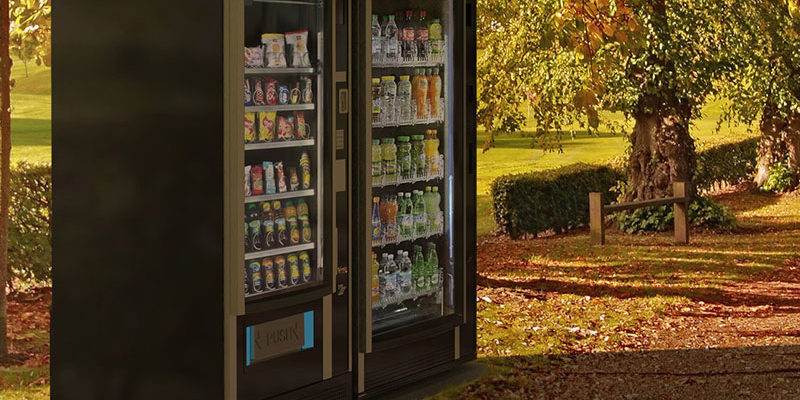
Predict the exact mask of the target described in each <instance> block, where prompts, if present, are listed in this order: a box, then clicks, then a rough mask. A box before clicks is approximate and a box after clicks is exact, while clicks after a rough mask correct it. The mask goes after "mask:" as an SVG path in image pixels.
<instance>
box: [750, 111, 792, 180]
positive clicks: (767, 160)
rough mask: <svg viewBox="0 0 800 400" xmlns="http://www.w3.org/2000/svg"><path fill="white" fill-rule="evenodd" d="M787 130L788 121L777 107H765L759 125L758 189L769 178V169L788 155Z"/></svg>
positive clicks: (756, 178)
mask: <svg viewBox="0 0 800 400" xmlns="http://www.w3.org/2000/svg"><path fill="white" fill-rule="evenodd" d="M785 129H786V120H785V119H783V118H782V117H781V115H780V113H778V108H777V106H775V104H774V103H767V104H766V105H764V111H762V113H761V122H760V123H759V130H760V131H761V137H759V140H758V170H757V172H756V177H755V184H756V186H758V187H761V186H762V185H764V182H766V181H767V179H768V178H769V169H770V168H771V167H772V166H773V165H774V164H776V163H778V162H780V161H782V159H783V157H784V155H785V154H786V148H785V144H784V143H785V142H784V138H783V135H784V130H785Z"/></svg>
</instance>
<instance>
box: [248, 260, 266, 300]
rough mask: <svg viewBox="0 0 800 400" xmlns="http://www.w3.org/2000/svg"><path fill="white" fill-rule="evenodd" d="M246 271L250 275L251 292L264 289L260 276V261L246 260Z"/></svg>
mask: <svg viewBox="0 0 800 400" xmlns="http://www.w3.org/2000/svg"><path fill="white" fill-rule="evenodd" d="M247 273H248V275H250V282H251V283H252V285H253V287H252V289H253V293H257V292H260V291H262V290H264V281H263V278H262V277H261V262H259V261H258V260H250V261H248V262H247Z"/></svg>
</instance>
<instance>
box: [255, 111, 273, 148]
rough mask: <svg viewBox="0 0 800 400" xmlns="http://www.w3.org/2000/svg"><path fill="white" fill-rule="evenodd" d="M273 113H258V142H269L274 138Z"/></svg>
mask: <svg viewBox="0 0 800 400" xmlns="http://www.w3.org/2000/svg"><path fill="white" fill-rule="evenodd" d="M275 115H276V113H275V111H266V112H260V113H258V141H259V142H271V141H272V140H273V139H274V138H275Z"/></svg>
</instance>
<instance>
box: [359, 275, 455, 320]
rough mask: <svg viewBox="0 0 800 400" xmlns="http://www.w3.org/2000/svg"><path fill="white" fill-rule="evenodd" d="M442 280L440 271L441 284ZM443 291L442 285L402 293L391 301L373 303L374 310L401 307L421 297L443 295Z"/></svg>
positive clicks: (382, 300)
mask: <svg viewBox="0 0 800 400" xmlns="http://www.w3.org/2000/svg"><path fill="white" fill-rule="evenodd" d="M441 279H442V273H441V271H439V282H441ZM441 291H442V286H441V285H437V286H436V287H435V288H433V289H426V290H422V291H419V290H416V289H412V290H411V291H410V292H408V293H402V294H400V295H395V296H393V297H392V298H390V299H385V300H384V299H381V300H380V301H378V302H373V303H372V309H373V310H380V309H383V308H386V307H389V306H393V305H399V304H401V303H402V302H404V301H408V300H417V299H419V298H420V297H426V296H433V295H438V294H439V293H441Z"/></svg>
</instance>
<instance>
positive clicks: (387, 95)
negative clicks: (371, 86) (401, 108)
mask: <svg viewBox="0 0 800 400" xmlns="http://www.w3.org/2000/svg"><path fill="white" fill-rule="evenodd" d="M426 84H427V83H426ZM396 97H397V84H396V83H394V76H393V75H387V76H382V77H381V122H383V123H384V124H393V123H394V122H395V120H396V115H395V114H396V113H395V98H396Z"/></svg>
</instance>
